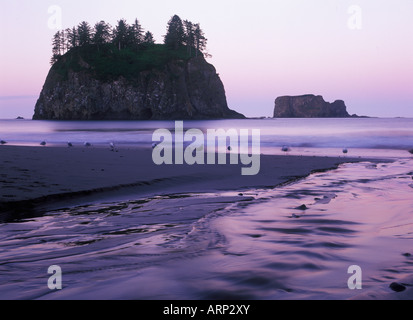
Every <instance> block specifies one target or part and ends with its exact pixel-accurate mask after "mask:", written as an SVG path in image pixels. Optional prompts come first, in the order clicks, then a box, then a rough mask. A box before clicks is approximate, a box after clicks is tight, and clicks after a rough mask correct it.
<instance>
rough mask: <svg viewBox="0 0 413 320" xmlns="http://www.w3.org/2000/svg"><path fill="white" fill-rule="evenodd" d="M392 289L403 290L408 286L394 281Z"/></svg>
mask: <svg viewBox="0 0 413 320" xmlns="http://www.w3.org/2000/svg"><path fill="white" fill-rule="evenodd" d="M389 288H390V289H392V290H393V291H395V292H403V291H404V290H406V287H405V286H404V285H402V284H400V283H397V282H393V283H392V284H391V285H390V286H389Z"/></svg>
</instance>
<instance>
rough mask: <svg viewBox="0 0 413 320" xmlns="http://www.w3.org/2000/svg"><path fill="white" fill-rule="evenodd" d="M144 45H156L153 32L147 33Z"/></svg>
mask: <svg viewBox="0 0 413 320" xmlns="http://www.w3.org/2000/svg"><path fill="white" fill-rule="evenodd" d="M143 43H144V44H154V43H155V40H154V38H153V34H152V32H150V31H147V32H146V33H145V37H144V38H143Z"/></svg>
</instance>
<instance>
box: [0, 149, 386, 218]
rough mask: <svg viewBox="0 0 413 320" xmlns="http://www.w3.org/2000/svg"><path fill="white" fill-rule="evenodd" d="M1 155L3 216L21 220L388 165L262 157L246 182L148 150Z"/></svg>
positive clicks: (225, 170) (235, 172) (229, 172)
mask: <svg viewBox="0 0 413 320" xmlns="http://www.w3.org/2000/svg"><path fill="white" fill-rule="evenodd" d="M0 154H1V160H0V212H3V213H2V214H1V215H2V216H4V215H6V216H10V213H11V215H12V216H13V215H21V212H22V211H30V210H31V209H33V208H34V207H36V206H39V205H43V204H47V203H53V202H60V201H68V200H69V201H71V202H78V201H77V200H78V199H79V198H87V197H92V196H93V197H97V198H99V199H102V198H105V197H111V196H112V194H114V193H117V194H119V193H120V194H122V193H127V192H129V193H131V194H134V195H135V196H136V197H138V196H145V195H147V196H150V195H158V194H165V193H168V194H174V193H188V192H200V193H203V192H216V191H242V190H248V189H253V188H275V187H277V186H279V185H282V184H285V183H289V182H291V181H294V180H296V179H302V178H304V177H306V176H308V175H310V174H311V173H313V172H319V171H328V170H332V169H336V168H337V167H338V166H339V165H340V164H343V163H350V162H364V161H374V162H376V163H377V162H385V161H386V162H388V161H389V160H378V159H363V158H350V157H349V158H342V157H316V156H289V155H283V156H279V155H273V156H272V155H261V170H260V172H259V174H258V175H256V176H242V175H241V167H242V164H238V165H230V164H226V165H194V166H190V165H186V164H184V165H162V166H157V165H155V164H154V163H153V161H152V150H151V149H147V148H122V149H119V150H118V151H117V152H112V151H110V150H109V149H107V148H67V147H66V148H64V147H44V148H43V147H18V146H2V147H1V149H0ZM227 163H229V161H228V162H227ZM19 213H20V214H19ZM23 215H24V214H23ZM10 217H11V216H10Z"/></svg>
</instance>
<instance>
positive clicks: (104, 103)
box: [33, 47, 245, 120]
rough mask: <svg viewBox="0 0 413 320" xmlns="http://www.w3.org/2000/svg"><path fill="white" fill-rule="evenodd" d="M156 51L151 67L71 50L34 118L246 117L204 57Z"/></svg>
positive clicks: (104, 54)
mask: <svg viewBox="0 0 413 320" xmlns="http://www.w3.org/2000/svg"><path fill="white" fill-rule="evenodd" d="M154 48H155V49H156V51H155V49H153V50H154V53H153V54H152V55H151V60H149V62H145V63H140V62H139V61H141V60H142V59H141V60H139V56H137V57H136V58H135V57H133V58H131V57H128V56H126V55H124V56H122V55H121V54H120V53H118V52H116V50H113V49H111V48H108V49H106V50H107V51H104V49H105V48H104V49H100V51H99V52H95V51H96V50H95V51H92V53H91V49H90V48H74V49H72V50H70V51H69V52H67V53H66V54H65V55H64V56H62V57H61V58H60V59H59V60H58V61H57V62H55V63H54V64H53V66H52V67H51V69H50V71H49V74H48V76H47V78H46V81H45V84H44V86H43V89H42V91H41V93H40V97H39V99H38V101H37V103H36V106H35V112H34V116H33V119H34V120H203V119H242V118H245V117H244V116H243V115H242V114H239V113H237V112H235V111H233V110H230V109H229V108H228V105H227V100H226V95H225V90H224V85H223V83H222V81H221V79H220V77H219V75H218V74H217V72H216V69H215V67H214V66H213V65H211V64H209V63H208V62H207V61H206V60H205V59H204V57H203V56H202V55H200V56H197V57H191V58H188V59H181V58H175V57H173V56H172V57H170V58H169V57H168V58H165V57H164V56H165V55H167V54H169V53H168V52H165V50H164V49H163V48H162V47H154ZM121 53H122V52H121ZM143 54H147V55H150V53H141V55H143ZM134 59H135V60H134ZM139 63H140V65H137V64H139Z"/></svg>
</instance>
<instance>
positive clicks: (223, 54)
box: [0, 0, 413, 118]
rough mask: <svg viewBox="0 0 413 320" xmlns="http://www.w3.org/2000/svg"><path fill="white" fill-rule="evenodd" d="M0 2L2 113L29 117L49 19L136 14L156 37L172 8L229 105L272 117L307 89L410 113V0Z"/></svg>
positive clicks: (64, 22) (358, 107)
mask: <svg viewBox="0 0 413 320" xmlns="http://www.w3.org/2000/svg"><path fill="white" fill-rule="evenodd" d="M0 1H1V2H0V6H1V11H0V28H1V29H0V43H1V50H0V118H15V117H17V116H18V115H21V116H24V117H26V118H30V117H31V116H32V114H33V109H34V104H35V102H36V99H37V97H38V95H39V93H40V91H41V89H42V85H43V83H44V80H45V78H46V76H47V73H48V70H49V68H50V64H49V61H50V56H51V44H50V43H51V37H52V36H53V34H54V33H55V32H56V30H55V29H53V27H54V25H55V23H53V22H56V23H57V24H60V25H61V26H62V28H67V27H72V26H74V25H77V24H78V23H79V22H81V21H83V20H85V21H88V22H89V23H90V24H92V25H93V24H94V23H95V22H97V21H100V20H102V19H103V20H105V21H106V22H109V23H111V24H112V25H115V24H116V22H117V20H119V19H120V18H125V19H126V20H127V21H128V22H130V23H132V22H133V20H134V19H135V18H138V19H139V21H140V22H141V24H142V25H143V27H144V28H145V29H146V30H149V31H151V32H152V33H153V34H154V35H155V39H156V40H157V42H161V41H162V39H163V38H162V36H163V35H164V34H165V31H166V24H167V22H168V20H169V19H170V17H171V16H172V15H174V14H178V15H179V16H180V17H181V18H182V19H188V20H191V21H193V22H199V23H200V24H201V27H202V28H203V30H204V31H205V33H206V36H207V38H208V39H209V42H208V50H209V53H210V54H212V56H213V57H212V58H210V59H208V61H209V62H210V63H212V64H213V65H214V66H215V67H216V69H217V72H218V73H219V74H220V76H221V79H222V80H223V82H224V85H225V89H226V93H227V99H228V103H229V106H230V107H231V108H232V109H235V110H237V111H239V112H241V113H244V114H245V115H247V116H252V117H255V116H271V115H272V112H273V104H274V100H275V98H276V97H278V96H281V95H300V94H308V93H313V94H317V95H318V94H319V95H323V96H324V98H325V99H326V100H327V101H330V102H332V101H334V100H336V99H342V100H344V101H345V102H346V104H347V107H348V110H349V112H350V113H357V114H359V115H370V116H379V117H395V116H404V117H413V85H412V84H413V1H412V0H395V1H383V0H375V1H371V0H369V1H366V0H364V1H357V0H353V1H346V0H341V1H331V0H315V1H305V0H300V1H298V0H288V1H287V0H285V1H274V0H254V1H243V0H236V1H235V0H225V1H223V0H219V1H218V0H210V1H193V0H192V1H189V0H175V1H166V0H151V1H147V0H145V1H140V0H133V1H131V0H130V1H124V0H116V1H112V0H100V1H97V0H87V1H78V0H72V1H68V0H65V1H64V0H60V1H59V0H55V1H48V0H36V1H32V0H30V1H29V0H16V1H6V0H0ZM53 6H57V8H60V9H61V20H59V19H58V20H53V18H54V17H59V15H58V14H57V15H56V13H57V12H56V11H55V10H52V9H53V8H54V7H53ZM49 9H50V12H49Z"/></svg>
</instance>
